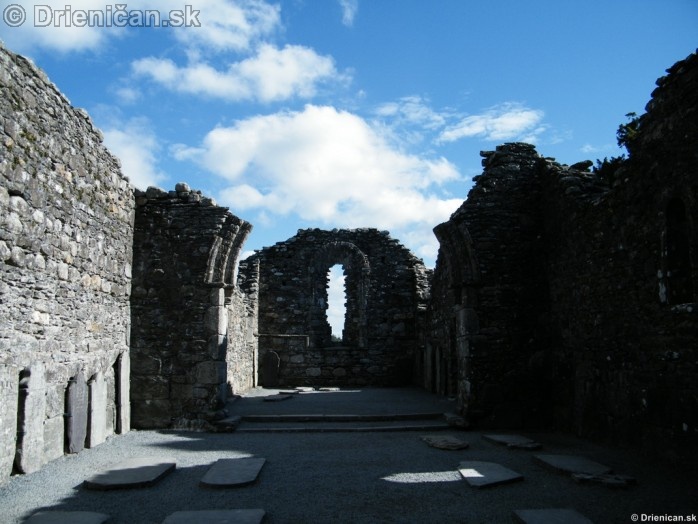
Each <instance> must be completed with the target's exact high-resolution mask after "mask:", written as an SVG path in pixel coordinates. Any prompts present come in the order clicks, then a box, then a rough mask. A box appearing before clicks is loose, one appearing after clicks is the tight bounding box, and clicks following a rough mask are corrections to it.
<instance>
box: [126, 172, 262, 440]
mask: <svg viewBox="0 0 698 524" xmlns="http://www.w3.org/2000/svg"><path fill="white" fill-rule="evenodd" d="M136 204H137V209H136V220H135V231H134V240H133V245H134V256H133V267H134V271H133V293H132V297H131V310H132V314H133V323H132V331H131V355H132V359H133V366H132V370H131V392H132V394H131V396H132V411H133V413H132V416H133V418H132V423H133V425H134V427H139V428H161V427H170V426H172V425H173V424H174V425H187V424H189V422H188V421H191V420H201V419H210V418H212V417H214V416H215V412H216V411H217V410H219V409H220V408H221V407H222V404H223V402H224V401H225V399H226V396H227V394H228V391H229V389H232V388H233V387H236V388H242V387H248V386H250V385H252V383H253V378H252V377H239V376H235V377H232V378H231V377H229V373H233V374H236V373H247V372H248V371H249V369H250V362H251V361H252V360H253V359H254V351H255V350H256V347H255V345H254V341H253V339H252V338H251V335H250V333H249V330H250V329H253V322H250V321H249V317H250V315H251V314H253V313H254V304H249V308H248V304H247V302H246V298H245V297H244V296H242V295H241V292H240V291H239V290H237V289H236V288H235V285H234V284H235V268H236V264H237V259H238V256H239V253H240V249H241V248H242V244H243V243H244V241H245V239H246V238H247V235H248V234H249V232H250V230H251V225H250V224H248V223H247V222H245V221H244V220H241V219H239V218H237V217H236V216H234V215H232V214H231V213H230V212H229V211H228V208H225V207H219V206H217V205H216V204H215V202H214V201H213V200H211V199H210V198H206V197H202V196H201V192H199V191H192V190H191V189H190V188H189V187H188V186H187V185H186V184H178V185H177V187H176V188H175V191H170V192H166V191H163V190H161V189H158V188H154V187H151V188H148V190H147V191H146V192H141V191H137V192H136ZM245 352H249V354H247V356H245V355H244V353H245ZM238 353H239V354H238Z"/></svg>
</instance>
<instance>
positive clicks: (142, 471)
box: [84, 458, 177, 490]
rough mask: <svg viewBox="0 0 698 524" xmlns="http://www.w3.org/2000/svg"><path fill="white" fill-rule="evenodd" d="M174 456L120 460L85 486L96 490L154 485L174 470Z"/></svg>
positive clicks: (87, 481) (88, 480)
mask: <svg viewBox="0 0 698 524" xmlns="http://www.w3.org/2000/svg"><path fill="white" fill-rule="evenodd" d="M176 465H177V464H176V462H175V460H174V459H172V458H133V459H128V460H125V461H123V462H120V463H118V464H116V465H114V466H111V467H110V468H109V469H107V470H105V471H103V472H102V473H98V474H97V475H95V476H93V477H92V478H89V479H87V480H86V481H85V483H84V484H85V487H86V488H89V489H96V490H111V489H126V488H142V487H146V486H152V485H153V484H155V483H156V482H158V481H160V480H162V479H163V478H164V477H165V476H166V475H167V474H169V473H171V472H172V471H174V469H175V467H176Z"/></svg>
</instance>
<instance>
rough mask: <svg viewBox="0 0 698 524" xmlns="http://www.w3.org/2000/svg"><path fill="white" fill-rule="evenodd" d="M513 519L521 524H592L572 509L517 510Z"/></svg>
mask: <svg viewBox="0 0 698 524" xmlns="http://www.w3.org/2000/svg"><path fill="white" fill-rule="evenodd" d="M514 517H516V519H517V522H522V523H523V524H593V523H592V522H591V521H590V520H589V519H588V518H586V517H585V516H584V515H582V514H581V513H578V512H577V511H575V510H573V509H517V510H516V511H514Z"/></svg>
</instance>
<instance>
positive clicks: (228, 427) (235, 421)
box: [213, 415, 242, 433]
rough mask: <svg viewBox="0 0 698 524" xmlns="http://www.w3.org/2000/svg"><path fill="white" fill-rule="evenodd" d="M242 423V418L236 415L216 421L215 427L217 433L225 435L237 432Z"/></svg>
mask: <svg viewBox="0 0 698 524" xmlns="http://www.w3.org/2000/svg"><path fill="white" fill-rule="evenodd" d="M240 422H242V417H240V416H237V415H235V416H232V417H227V418H224V419H221V420H216V421H215V422H213V427H215V428H216V431H219V432H222V433H225V432H230V431H235V430H236V429H237V427H238V426H239V425H240Z"/></svg>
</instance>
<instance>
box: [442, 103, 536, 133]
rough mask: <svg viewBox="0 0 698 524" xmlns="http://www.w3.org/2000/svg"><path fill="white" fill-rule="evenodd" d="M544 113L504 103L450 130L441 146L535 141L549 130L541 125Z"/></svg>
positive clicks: (519, 105)
mask: <svg viewBox="0 0 698 524" xmlns="http://www.w3.org/2000/svg"><path fill="white" fill-rule="evenodd" d="M543 116H544V113H543V111H541V110H540V109H531V108H528V107H526V106H524V105H523V104H520V103H517V102H505V103H503V104H499V105H497V106H494V107H492V108H490V109H488V110H487V111H485V112H484V113H481V114H479V115H470V116H467V117H465V118H463V119H461V121H460V122H458V123H456V124H454V125H451V126H448V127H447V128H446V129H445V130H444V131H443V132H442V133H441V135H440V136H439V139H438V140H439V142H442V143H443V142H454V141H456V140H460V139H461V138H468V137H480V138H483V139H485V140H511V139H514V138H519V139H522V140H523V139H524V138H525V139H528V140H531V139H535V137H537V136H538V135H539V134H540V133H542V132H543V131H544V130H545V129H546V127H545V126H542V125H541V121H542V120H543Z"/></svg>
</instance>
